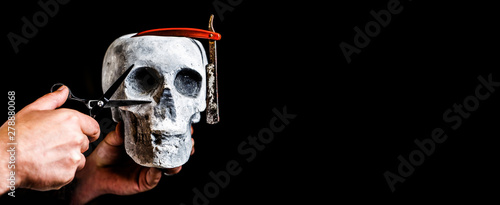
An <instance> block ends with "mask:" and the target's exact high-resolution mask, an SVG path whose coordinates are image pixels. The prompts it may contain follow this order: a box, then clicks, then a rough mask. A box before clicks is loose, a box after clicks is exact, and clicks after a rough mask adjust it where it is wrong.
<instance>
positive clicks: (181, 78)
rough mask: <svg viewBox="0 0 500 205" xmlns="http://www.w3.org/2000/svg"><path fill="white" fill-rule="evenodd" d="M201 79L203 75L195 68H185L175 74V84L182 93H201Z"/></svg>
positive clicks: (191, 94)
mask: <svg viewBox="0 0 500 205" xmlns="http://www.w3.org/2000/svg"><path fill="white" fill-rule="evenodd" d="M201 79H202V78H201V75H200V74H199V73H198V72H196V71H195V70H193V69H190V68H183V69H182V70H180V71H179V72H178V73H177V75H176V76H175V81H174V86H175V89H176V90H177V92H179V93H180V94H182V95H185V96H189V97H196V96H198V93H200V89H201Z"/></svg>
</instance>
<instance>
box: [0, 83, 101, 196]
mask: <svg viewBox="0 0 500 205" xmlns="http://www.w3.org/2000/svg"><path fill="white" fill-rule="evenodd" d="M68 92H69V90H68V88H67V87H66V86H62V87H61V88H59V89H58V90H57V91H55V92H53V93H48V94H46V95H44V96H42V97H41V98H39V99H38V100H36V101H35V102H33V103H31V104H29V105H27V106H26V107H24V108H23V109H22V110H20V111H19V112H18V113H17V114H16V115H15V118H16V120H15V123H16V124H15V132H16V138H15V139H16V142H17V144H16V148H15V149H16V156H15V157H16V164H15V169H14V170H15V176H16V187H20V188H29V189H34V190H51V189H59V188H61V187H62V186H64V185H66V184H68V183H69V182H71V181H72V180H73V178H74V176H75V172H76V171H77V170H80V169H82V168H83V166H84V165H85V156H84V155H83V154H82V153H83V152H85V151H86V150H87V149H88V146H89V141H94V140H96V139H97V138H98V137H99V134H100V129H99V124H98V123H97V122H96V121H95V120H94V119H93V118H91V117H89V116H87V115H85V114H82V113H80V112H78V111H75V110H70V109H56V108H58V107H60V106H61V105H62V104H64V102H66V99H67V97H68ZM7 137H8V136H7V125H6V123H4V124H3V125H2V126H1V127H0V147H1V150H2V152H0V153H1V154H0V166H1V167H7V165H6V162H5V159H8V157H9V156H4V154H5V153H7V152H5V150H7V149H4V147H6V146H7V144H6V143H7V142H8V139H7ZM7 154H8V153H7ZM2 174H4V170H0V175H2ZM0 178H2V179H5V178H4V177H3V176H2V177H0ZM3 188H4V186H2V189H3ZM2 191H3V192H2ZM6 191H7V190H0V193H4V192H6Z"/></svg>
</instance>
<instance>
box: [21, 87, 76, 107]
mask: <svg viewBox="0 0 500 205" xmlns="http://www.w3.org/2000/svg"><path fill="white" fill-rule="evenodd" d="M68 94H69V89H68V87H66V86H65V85H63V86H61V87H59V88H58V89H57V90H56V91H54V92H52V93H47V94H45V95H44V96H42V97H40V98H38V99H37V100H36V101H35V102H33V103H31V104H29V105H28V106H26V108H25V109H32V110H54V109H56V108H58V107H60V106H61V105H63V104H64V102H66V99H68Z"/></svg>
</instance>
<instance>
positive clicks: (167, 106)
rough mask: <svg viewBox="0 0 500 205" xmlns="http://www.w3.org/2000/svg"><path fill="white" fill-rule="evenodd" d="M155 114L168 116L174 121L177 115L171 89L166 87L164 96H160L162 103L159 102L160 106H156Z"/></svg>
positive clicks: (162, 116) (161, 116) (163, 116)
mask: <svg viewBox="0 0 500 205" xmlns="http://www.w3.org/2000/svg"><path fill="white" fill-rule="evenodd" d="M154 114H155V115H156V116H157V117H160V118H165V117H168V118H169V119H171V120H172V121H175V118H176V116H177V115H176V113H175V106H174V98H173V97H172V93H171V92H170V89H168V88H165V89H164V90H163V93H162V96H161V98H160V103H158V106H157V107H155V112H154Z"/></svg>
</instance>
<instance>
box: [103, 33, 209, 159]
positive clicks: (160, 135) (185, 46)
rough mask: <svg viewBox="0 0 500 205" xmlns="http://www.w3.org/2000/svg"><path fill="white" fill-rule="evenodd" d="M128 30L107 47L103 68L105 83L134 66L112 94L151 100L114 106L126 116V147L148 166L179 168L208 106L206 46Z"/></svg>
mask: <svg viewBox="0 0 500 205" xmlns="http://www.w3.org/2000/svg"><path fill="white" fill-rule="evenodd" d="M133 35H134V34H129V35H124V36H122V37H120V38H118V39H116V40H115V41H114V42H113V43H112V44H111V45H110V46H109V48H108V50H107V52H106V55H105V57H104V62H103V69H102V88H103V90H107V89H108V88H109V87H110V86H111V84H113V82H114V81H115V80H116V79H117V78H118V77H119V76H120V75H121V74H122V73H123V72H124V71H125V69H126V68H128V67H129V66H130V65H134V67H133V69H132V71H131V72H130V73H129V75H128V76H127V78H126V79H125V81H124V83H123V85H122V86H120V88H118V90H117V91H116V93H115V95H114V96H113V97H112V98H111V99H119V100H148V101H151V103H150V104H142V105H133V106H123V107H119V108H112V115H113V119H114V120H115V121H117V122H118V121H123V122H124V127H125V133H124V135H125V149H126V151H127V154H128V155H129V156H130V157H132V159H133V160H134V161H135V162H136V163H138V164H140V165H143V166H148V167H158V168H173V167H178V166H180V165H182V164H184V163H186V162H187V160H188V159H189V155H190V152H191V149H192V141H191V129H190V128H191V123H197V122H199V120H200V112H202V111H204V110H205V107H206V102H205V95H206V93H205V90H206V88H205V87H206V85H205V81H206V78H205V75H206V74H205V65H206V64H207V57H206V54H205V49H204V48H203V46H202V45H201V43H200V42H199V41H197V40H194V39H191V38H185V37H164V36H141V37H132V36H133Z"/></svg>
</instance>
